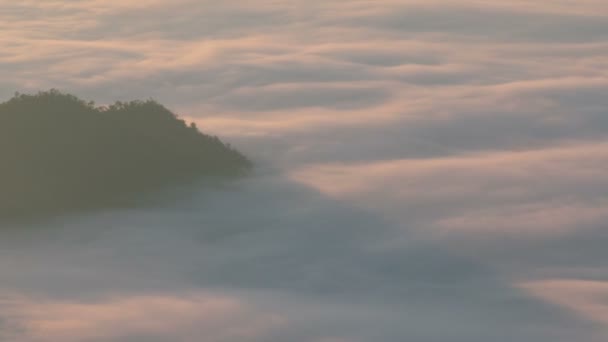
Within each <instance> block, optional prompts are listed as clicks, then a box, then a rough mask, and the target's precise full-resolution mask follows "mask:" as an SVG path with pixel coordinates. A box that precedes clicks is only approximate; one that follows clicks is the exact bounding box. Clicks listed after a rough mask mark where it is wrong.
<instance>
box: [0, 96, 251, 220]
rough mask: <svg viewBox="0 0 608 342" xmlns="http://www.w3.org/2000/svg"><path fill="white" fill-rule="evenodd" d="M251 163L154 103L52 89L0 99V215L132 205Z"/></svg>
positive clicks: (35, 214)
mask: <svg viewBox="0 0 608 342" xmlns="http://www.w3.org/2000/svg"><path fill="white" fill-rule="evenodd" d="M251 167H252V163H251V162H250V161H249V160H248V159H247V158H246V157H245V156H244V155H243V154H241V153H240V152H238V151H237V150H235V149H234V148H232V147H231V146H230V145H229V144H225V143H223V142H222V141H220V140H219V139H218V138H217V137H215V136H210V135H207V134H204V133H202V132H200V131H199V130H198V128H197V127H196V125H195V124H194V123H190V124H188V123H186V122H185V121H184V120H181V119H179V117H178V116H177V115H175V114H174V113H172V112H171V111H170V110H168V109H167V108H165V107H164V106H162V105H161V104H159V103H157V102H156V101H153V100H148V101H131V102H116V103H114V104H112V105H109V106H95V104H94V103H93V102H86V101H83V100H81V99H79V98H77V97H76V96H73V95H69V94H64V93H61V92H59V91H57V90H51V91H47V92H39V93H37V94H34V95H24V94H15V96H14V97H13V98H11V99H10V100H8V101H6V102H4V103H1V104H0V219H15V218H16V219H20V218H26V219H30V218H35V217H39V216H48V215H58V214H63V213H69V212H75V211H80V210H95V209H100V208H109V207H116V206H123V205H133V204H136V203H137V202H138V201H139V200H140V199H142V198H143V197H144V196H146V195H149V194H152V193H154V192H155V191H158V190H161V189H163V188H167V187H171V186H177V185H186V184H189V183H192V182H194V181H197V180H199V179H202V178H213V179H216V178H231V177H238V176H242V175H244V174H246V173H247V171H248V170H250V169H251Z"/></svg>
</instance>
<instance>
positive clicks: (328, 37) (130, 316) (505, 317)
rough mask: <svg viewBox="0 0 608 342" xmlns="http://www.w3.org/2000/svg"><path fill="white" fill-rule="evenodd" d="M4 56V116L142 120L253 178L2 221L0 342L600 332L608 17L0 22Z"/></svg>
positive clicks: (235, 16)
mask: <svg viewBox="0 0 608 342" xmlns="http://www.w3.org/2000/svg"><path fill="white" fill-rule="evenodd" d="M0 47H1V49H0V71H2V74H3V78H2V79H1V80H0V102H2V101H5V100H8V99H9V98H11V97H12V96H13V94H14V93H15V92H20V93H35V92H38V91H41V90H48V89H51V88H56V89H59V90H60V91H62V92H67V93H71V94H74V95H76V96H78V97H80V98H83V99H85V100H93V101H95V102H96V103H98V104H107V103H111V102H114V101H116V100H120V101H126V100H132V99H142V100H145V99H149V98H153V99H155V100H157V101H158V102H160V103H162V104H163V105H165V106H167V108H169V109H170V110H172V111H174V112H175V113H177V114H179V115H180V116H181V117H183V118H185V119H186V120H187V121H194V122H196V123H197V126H198V127H199V129H200V130H201V131H203V132H204V133H207V134H212V135H217V136H219V137H220V138H222V140H224V141H226V142H228V143H230V144H231V145H233V146H235V147H236V148H237V149H238V150H240V151H242V152H243V153H244V154H245V155H247V156H248V157H249V158H251V159H252V160H253V161H254V164H255V165H256V167H255V171H254V173H253V174H252V175H250V176H249V177H246V178H244V179H240V180H237V181H234V182H231V183H228V184H224V185H222V186H216V187H206V186H201V187H200V189H199V188H193V189H189V190H188V191H186V192H184V193H183V195H181V196H178V198H179V200H173V198H172V199H171V200H166V201H162V200H161V201H160V202H159V203H158V204H157V205H154V206H151V207H145V208H138V209H129V210H105V211H100V212H98V213H95V214H86V215H73V216H69V217H64V218H60V219H55V220H51V221H48V222H44V223H39V224H37V225H32V226H29V227H27V228H25V229H24V227H18V226H14V225H8V224H5V225H4V226H3V227H2V229H1V230H0V256H1V257H0V276H1V279H2V281H1V282H0V303H1V304H2V310H0V340H2V341H7V342H55V341H65V342H101V341H110V342H144V341H145V342H152V341H159V342H161V341H183V342H198V341H205V342H237V341H252V342H255V341H259V342H262V341H265V342H280V341H281V342H282V341H295V342H368V341H374V342H393V341H414V342H416V341H437V342H443V341H445V342H448V341H449V342H486V341H496V342H502V341H504V342H507V341H535V342H570V341H580V342H603V341H605V340H606V337H607V336H608V302H606V296H608V263H607V261H606V260H607V257H608V253H607V252H606V245H607V244H608V236H607V234H606V232H607V231H606V228H607V227H606V222H608V196H607V195H606V193H607V191H606V184H607V183H608V172H607V170H608V96H606V93H607V92H608V68H607V67H608V2H606V1H602V0H577V1H573V0H555V1H548V0H539V1H526V0H497V1H492V2H489V1H479V0H453V1H445V0H444V1H441V0H425V1H423V0H374V1H372V0H325V1H320V0H308V1H304V0H292V1H287V0H253V1H249V2H243V1H236V0H228V1H223V2H217V1H208V0H196V1H195V0H173V1H168V0H150V1H131V0H122V1H117V0H103V1H102V0H48V1H33V0H24V1H18V2H9V1H5V0H0ZM0 191H1V189H0ZM161 197H162V196H161ZM161 199H162V198H161Z"/></svg>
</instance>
